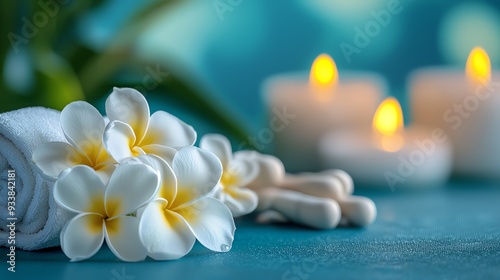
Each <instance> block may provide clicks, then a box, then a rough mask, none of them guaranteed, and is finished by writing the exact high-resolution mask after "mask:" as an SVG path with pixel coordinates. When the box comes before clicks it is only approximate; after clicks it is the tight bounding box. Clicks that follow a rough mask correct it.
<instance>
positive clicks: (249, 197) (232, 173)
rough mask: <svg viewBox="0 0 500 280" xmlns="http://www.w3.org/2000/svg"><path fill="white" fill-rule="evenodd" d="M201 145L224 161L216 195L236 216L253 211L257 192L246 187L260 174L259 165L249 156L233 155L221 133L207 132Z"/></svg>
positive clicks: (229, 145)
mask: <svg viewBox="0 0 500 280" xmlns="http://www.w3.org/2000/svg"><path fill="white" fill-rule="evenodd" d="M200 147H201V148H202V149H204V150H207V151H210V152H212V153H214V154H215V155H216V156H217V157H218V158H219V159H220V161H221V163H222V170H223V172H222V178H221V180H220V182H219V187H218V189H217V194H216V197H217V198H219V199H220V200H221V201H222V202H224V204H226V206H227V207H229V209H230V210H231V212H232V213H233V216H234V217H239V216H243V215H246V214H248V213H251V212H252V211H254V210H255V208H256V207H257V203H258V198H257V194H256V193H255V192H253V191H252V190H250V189H248V188H245V186H246V185H247V184H249V183H250V182H252V181H253V180H254V179H255V177H256V176H257V175H258V171H259V170H258V165H257V164H256V163H255V162H254V161H251V160H250V159H249V158H245V157H239V156H237V155H238V152H236V153H235V156H234V157H233V153H232V149H231V144H230V143H229V140H228V139H227V138H226V137H225V136H223V135H220V134H207V135H205V136H203V138H202V139H201V141H200Z"/></svg>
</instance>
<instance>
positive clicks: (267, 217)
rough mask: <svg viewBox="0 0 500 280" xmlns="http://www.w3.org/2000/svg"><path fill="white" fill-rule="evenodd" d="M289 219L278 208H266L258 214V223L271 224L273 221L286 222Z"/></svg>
mask: <svg viewBox="0 0 500 280" xmlns="http://www.w3.org/2000/svg"><path fill="white" fill-rule="evenodd" d="M285 222H288V219H287V218H286V217H285V216H283V214H281V213H280V212H278V211H276V210H265V211H263V212H262V213H259V215H257V223H259V224H271V223H285Z"/></svg>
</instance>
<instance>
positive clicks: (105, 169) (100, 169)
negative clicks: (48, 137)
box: [32, 101, 116, 182]
mask: <svg viewBox="0 0 500 280" xmlns="http://www.w3.org/2000/svg"><path fill="white" fill-rule="evenodd" d="M60 119H61V128H62V130H63V132H64V136H65V137H66V139H67V140H68V142H69V144H68V143H64V142H49V143H46V144H44V145H41V146H40V147H38V148H37V149H36V150H35V152H34V153H33V157H32V159H33V162H35V164H36V165H37V166H38V168H39V169H40V170H41V171H42V173H43V175H44V177H45V178H47V179H49V180H56V179H57V177H58V176H59V174H61V172H62V171H63V170H65V169H66V168H70V167H74V166H77V165H87V166H89V167H91V168H93V169H94V170H95V171H96V172H97V174H98V175H99V176H100V177H101V179H102V180H103V181H104V182H106V181H107V180H108V179H109V176H110V175H111V173H113V170H114V169H115V164H116V162H115V161H114V160H113V158H112V157H110V156H109V155H108V153H107V152H106V150H105V149H104V146H103V144H102V137H103V134H104V127H105V123H104V118H103V117H102V115H101V114H100V113H99V111H97V109H96V108H94V107H93V106H92V105H90V104H89V103H87V102H84V101H76V102H72V103H70V104H68V105H67V106H66V107H64V109H63V110H62V112H61V117H60Z"/></svg>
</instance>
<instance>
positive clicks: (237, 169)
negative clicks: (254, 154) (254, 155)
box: [225, 158, 259, 187]
mask: <svg viewBox="0 0 500 280" xmlns="http://www.w3.org/2000/svg"><path fill="white" fill-rule="evenodd" d="M225 171H226V172H227V173H228V174H229V175H230V176H234V177H235V178H236V180H234V183H235V184H237V186H238V187H244V186H246V185H248V184H249V183H251V182H252V181H253V180H254V179H255V178H256V177H257V175H258V174H259V165H258V164H257V162H255V161H252V160H251V159H241V158H238V159H234V160H233V161H231V164H230V166H229V168H227V169H226V170H225Z"/></svg>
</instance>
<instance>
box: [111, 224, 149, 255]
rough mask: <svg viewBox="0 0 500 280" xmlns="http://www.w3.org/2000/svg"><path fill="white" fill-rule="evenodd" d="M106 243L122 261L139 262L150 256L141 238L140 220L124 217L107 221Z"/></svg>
mask: <svg viewBox="0 0 500 280" xmlns="http://www.w3.org/2000/svg"><path fill="white" fill-rule="evenodd" d="M106 243H107V244H108V246H109V248H110V249H111V251H112V252H113V253H114V254H115V256H117V257H118V258H119V259H120V260H122V261H126V262H137V261H141V260H144V259H145V258H146V256H147V254H148V252H147V251H146V248H145V247H144V246H143V245H142V243H141V240H140V238H139V219H138V218H136V217H131V216H123V217H119V218H116V219H112V220H107V221H106Z"/></svg>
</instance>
